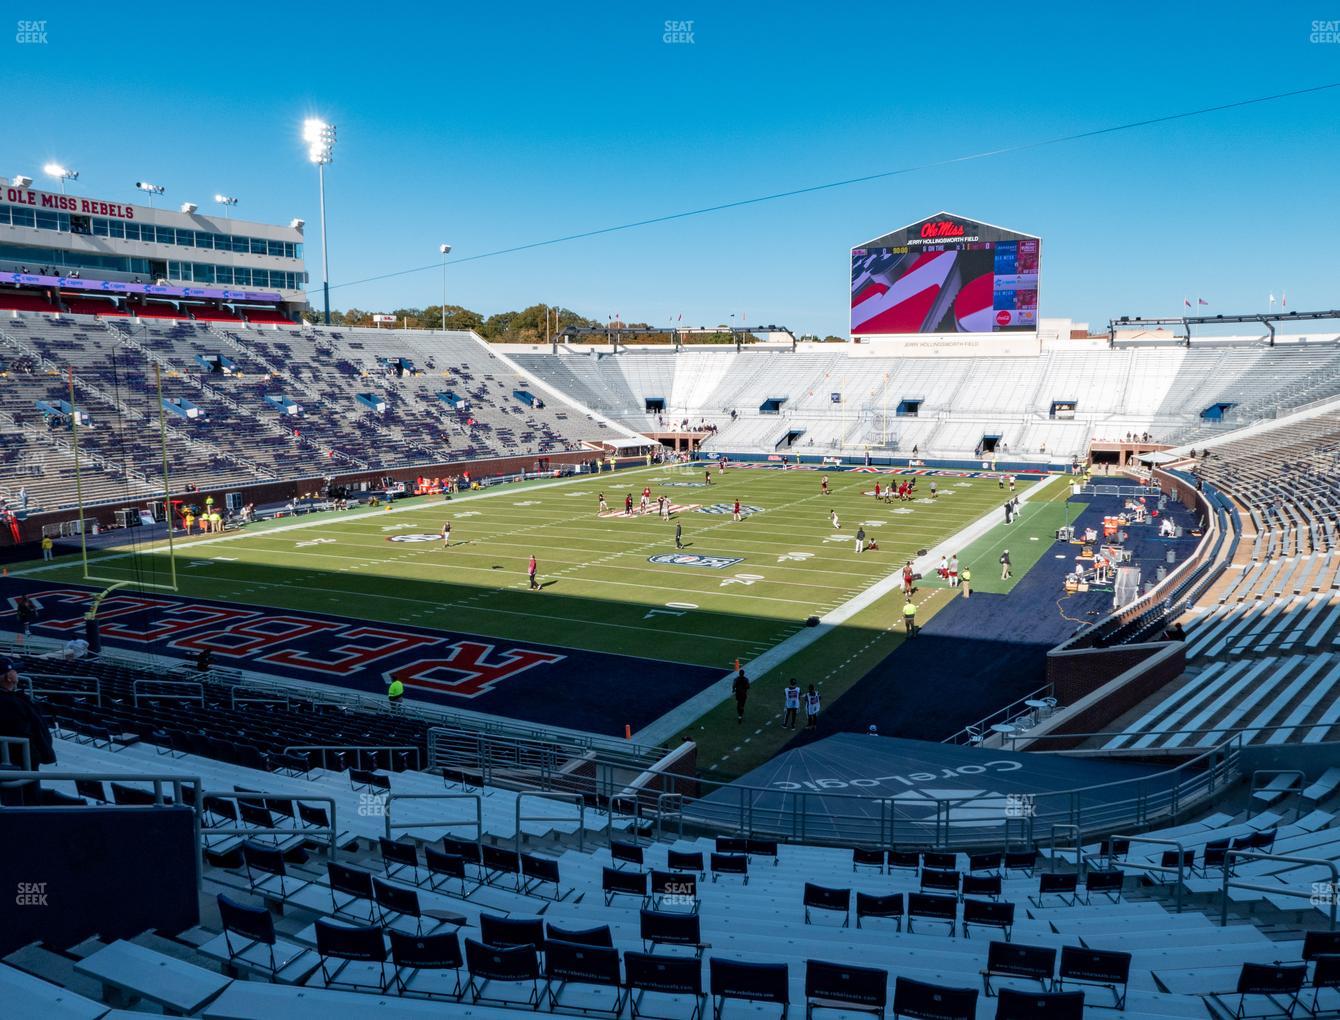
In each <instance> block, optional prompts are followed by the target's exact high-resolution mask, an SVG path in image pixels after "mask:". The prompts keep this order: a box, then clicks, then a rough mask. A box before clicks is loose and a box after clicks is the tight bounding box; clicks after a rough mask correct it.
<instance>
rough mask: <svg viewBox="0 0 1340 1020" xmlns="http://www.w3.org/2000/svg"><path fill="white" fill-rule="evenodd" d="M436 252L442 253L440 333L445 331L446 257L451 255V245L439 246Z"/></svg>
mask: <svg viewBox="0 0 1340 1020" xmlns="http://www.w3.org/2000/svg"><path fill="white" fill-rule="evenodd" d="M437 250H438V251H440V252H441V253H442V332H443V333H445V332H446V331H447V256H448V255H450V254H451V245H449V244H439V245H438V246H437Z"/></svg>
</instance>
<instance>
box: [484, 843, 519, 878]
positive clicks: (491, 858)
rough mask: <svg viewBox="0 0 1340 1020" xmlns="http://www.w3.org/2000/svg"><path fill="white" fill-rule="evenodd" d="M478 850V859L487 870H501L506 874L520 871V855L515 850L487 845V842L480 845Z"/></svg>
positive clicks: (514, 873)
mask: <svg viewBox="0 0 1340 1020" xmlns="http://www.w3.org/2000/svg"><path fill="white" fill-rule="evenodd" d="M479 850H480V860H481V861H482V862H483V865H484V867H486V868H488V870H489V871H501V872H503V873H504V874H508V875H516V874H519V873H520V871H521V855H520V854H518V853H517V852H516V851H515V850H504V849H503V848H502V847H500V846H489V845H488V844H485V845H484V846H482V847H480V848H479Z"/></svg>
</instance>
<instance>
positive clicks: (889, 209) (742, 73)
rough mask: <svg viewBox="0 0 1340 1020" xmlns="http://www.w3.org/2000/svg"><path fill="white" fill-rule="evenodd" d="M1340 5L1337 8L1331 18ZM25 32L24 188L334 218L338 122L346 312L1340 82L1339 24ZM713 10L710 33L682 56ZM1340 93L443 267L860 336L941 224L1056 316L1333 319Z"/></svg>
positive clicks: (946, 19) (803, 10)
mask: <svg viewBox="0 0 1340 1020" xmlns="http://www.w3.org/2000/svg"><path fill="white" fill-rule="evenodd" d="M1324 6H1325V5H1322V7H1324ZM11 12H12V14H13V16H14V17H17V16H18V15H20V14H21V15H22V16H23V17H24V18H32V19H45V20H46V22H47V23H46V26H45V30H46V32H47V41H46V44H45V45H18V44H17V43H16V41H15V40H14V38H13V37H12V36H8V37H6V38H4V39H3V40H0V46H3V59H0V83H3V84H4V86H5V88H4V89H3V93H4V95H5V97H6V99H5V105H4V112H3V114H0V117H3V121H4V133H3V143H0V150H2V151H0V163H2V164H3V166H2V167H0V173H2V174H4V175H5V176H10V175H12V174H16V173H29V174H32V175H33V176H39V173H38V171H39V170H40V167H41V166H42V164H43V163H44V162H46V161H47V160H49V159H57V160H60V161H62V162H64V163H65V164H67V165H69V166H73V167H75V168H77V169H79V170H80V171H81V173H82V177H81V179H80V180H79V181H78V183H77V184H76V185H75V186H74V190H77V191H78V192H80V193H82V194H87V195H93V196H97V197H102V198H109V199H120V200H123V201H125V200H134V199H135V193H134V191H133V189H132V187H131V184H132V182H133V181H135V180H138V179H150V180H153V181H155V182H157V183H160V184H164V185H165V186H166V187H167V189H168V191H167V195H166V198H168V199H171V200H172V202H173V203H174V204H176V203H180V202H182V201H185V200H191V201H196V202H198V203H200V204H201V206H202V207H204V206H205V205H206V203H207V202H208V201H209V199H210V198H211V197H212V196H213V194H214V193H215V192H216V191H223V192H226V193H229V194H232V195H236V196H238V197H239V199H240V200H241V204H240V205H239V206H238V208H237V210H236V214H237V215H238V216H239V217H245V218H250V219H259V220H266V221H275V222H286V221H287V220H289V219H291V218H292V217H294V216H298V217H302V218H303V219H305V220H306V221H307V222H308V224H309V228H308V240H309V244H308V269H309V271H310V272H311V276H312V281H313V284H314V286H315V285H318V281H319V279H320V260H319V250H318V245H317V236H318V235H317V231H316V226H315V225H316V223H317V219H318V217H317V188H316V173H315V169H314V168H312V167H311V166H310V165H308V164H307V163H306V161H305V154H304V151H303V148H302V146H301V144H300V143H299V141H298V137H297V136H298V126H299V123H300V121H301V120H302V118H303V117H304V116H306V115H309V114H320V115H323V116H325V117H326V118H328V119H329V120H331V121H332V122H334V123H336V124H337V125H338V129H339V142H338V145H337V147H336V151H335V163H334V164H333V166H331V167H330V168H329V173H328V182H327V183H328V201H329V225H330V251H331V281H332V284H333V285H334V287H335V290H334V291H333V293H332V303H333V304H334V305H335V306H336V307H346V306H349V305H357V306H359V307H362V308H368V309H373V310H376V309H382V308H387V309H389V308H392V307H395V306H401V305H420V306H421V305H428V304H436V303H437V302H438V300H439V299H440V294H441V274H440V272H437V271H429V272H424V273H419V274H414V275H409V276H403V277H399V278H395V279H391V280H386V281H382V282H376V283H367V284H357V285H352V286H349V285H346V286H341V284H348V283H350V282H351V281H357V280H362V279H364V278H367V277H371V276H376V275H379V274H382V273H387V272H393V271H396V270H401V269H406V268H410V267H414V266H421V265H431V264H434V263H435V262H437V260H438V259H439V256H438V254H437V246H438V244H439V243H440V242H441V241H443V240H446V241H450V242H451V243H452V244H453V245H454V246H455V252H454V253H453V257H454V256H456V255H459V256H467V255H473V254H478V253H480V252H485V251H491V250H494V249H499V248H505V247H509V246H512V245H518V244H524V243H527V242H531V241H537V240H543V239H546V238H549V237H554V236H559V235H563V234H568V233H574V232H578V231H582V230H588V229H593V228H597V227H601V226H607V225H614V224H620V223H625V222H628V221H631V220H638V219H643V218H646V217H650V216H656V215H661V214H666V213H673V212H676V211H679V210H684V209H692V208H696V207H700V206H705V205H711V204H715V203H719V202H725V201H731V200H734V199H741V198H748V197H751V196H754V195H760V194H766V193H770V192H775V191H783V190H786V189H789V188H796V187H803V186H806V185H810V184H817V183H822V182H826V181H830V180H836V179H840V178H845V177H852V176H859V175H861V174H865V173H872V172H878V171H881V170H888V169H894V168H898V167H903V166H908V165H913V164H918V163H923V162H927V161H929V160H933V159H938V158H943V157H948V156H956V155H962V154H968V153H973V152H978V151H982V150H989V149H996V148H1000V147H1006V146H1011V145H1015V144H1018V143H1022V142H1028V141H1033V140H1038V139H1044V138H1049V137H1053V136H1057V135H1064V134H1067V133H1069V132H1075V131H1082V130H1086V129H1090V128H1097V127H1102V126H1105V125H1109V124H1118V123H1122V122H1126V121H1131V120H1138V119H1141V118H1144V117H1152V116H1158V115H1162V114H1167V113H1173V112H1177V111H1180V110H1186V109H1193V108H1197V107H1202V106H1209V105H1214V104H1218V103H1223V102H1229V101H1233V100H1237V99H1244V98H1248V97H1252V96H1256V95H1264V94H1269V93H1274V92H1280V91H1285V90H1289V89H1294V88H1299V87H1306V86H1311V85H1317V84H1321V83H1324V82H1328V81H1333V80H1340V44H1329V45H1328V44H1314V43H1310V42H1309V39H1308V36H1309V33H1310V31H1311V27H1312V26H1311V22H1312V20H1313V19H1316V18H1326V17H1338V18H1340V6H1337V7H1334V8H1333V9H1331V10H1330V12H1329V13H1328V11H1327V10H1324V9H1322V8H1320V7H1318V6H1317V5H1316V4H1294V3H1291V2H1288V0H1286V2H1285V3H1283V4H1275V5H1267V6H1265V7H1263V6H1261V5H1260V4H1245V3H1237V2H1230V3H1225V4H1220V5H1214V6H1213V7H1210V6H1205V5H1200V4H1162V5H1148V6H1145V5H1141V6H1140V7H1139V8H1131V9H1126V10H1122V11H1115V10H1113V9H1111V8H1101V7H1085V6H1076V5H1071V4H1048V3H1043V4H1034V5H1019V4H1011V5H1001V4H998V3H973V2H968V3H962V4H956V5H944V4H925V5H916V6H914V5H911V4H906V3H870V4H868V5H864V6H859V7H858V6H857V5H854V4H843V5H824V6H823V7H820V6H819V5H802V4H793V3H785V2H783V3H775V2H774V3H726V2H721V0H717V2H714V3H704V2H702V0H664V2H661V0H658V2H655V3H649V2H646V0H635V2H631V3H629V2H619V3H612V4H607V5H606V4H590V5H585V4H555V3H552V2H548V3H542V4H540V3H530V2H517V3H512V4H506V5H500V4H487V3H470V4H460V3H448V4H444V5H434V6H431V7H429V6H426V5H425V6H424V7H422V8H421V9H417V10H416V9H413V8H412V7H411V6H410V5H400V4H384V5H380V6H376V5H373V6H368V5H365V4H359V5H354V4H347V3H341V2H331V3H325V4H322V5H319V6H317V5H298V4H285V3H273V2H272V3H268V4H264V5H260V4H248V3H238V4H232V5H227V6H225V7H220V6H218V5H177V4H168V5H161V6H158V7H155V8H153V9H152V10H150V9H131V8H126V7H124V6H121V7H117V6H114V5H102V4H98V5H95V4H92V3H70V2H65V3H61V4H54V3H45V2H31V3H27V4H24V5H23V10H21V11H20V10H17V9H16V8H14V7H13V6H11ZM667 20H677V21H678V20H684V21H689V20H691V21H692V22H693V26H692V33H693V41H692V43H683V44H667V43H666V42H664V41H663V34H664V32H665V24H664V23H665V22H666V21H667ZM1337 123H1340V90H1335V91H1330V92H1325V93H1321V94H1316V95H1312V96H1307V97H1303V98H1298V99H1289V100H1284V101H1282V102H1278V103H1272V104H1267V105H1263V106H1257V107H1252V108H1248V109H1243V110H1236V111H1230V112H1227V113H1220V114H1212V115H1209V116H1206V117H1203V118H1200V119H1196V120H1191V121H1182V122H1178V123H1174V124H1170V125H1163V126H1157V127H1153V128H1148V129H1141V130H1136V131H1131V132H1126V133H1122V134H1116V135H1109V136H1105V137H1102V138H1098V139H1092V140H1086V141H1082V142H1078V143H1074V144H1068V145H1064V146H1056V147H1051V148H1044V149H1040V150H1037V151H1032V152H1024V153H1017V154H1012V155H1006V156H1002V157H999V158H994V159H990V160H981V161H974V162H968V163H963V164H960V165H957V166H953V167H950V168H947V169H937V170H930V171H925V172H921V173H916V174H912V175H908V176H901V177H893V178H888V179H884V180H880V181H875V182H872V183H867V184H861V185H856V186H852V187H848V188H843V189H839V190H836V191H826V192H819V193H817V194H812V195H807V196H802V197H799V198H793V199H784V200H781V201H776V202H770V203H765V204H761V205H755V206H751V207H747V208H744V209H738V210H732V211H727V212H723V213H717V214H712V215H708V216H703V217H698V218H693V219H688V220H682V221H678V222H672V223H668V224H660V225H655V226H650V227H645V228H639V229H636V230H631V231H628V232H625V233H619V234H613V235H608V236H604V237H598V238H593V239H588V240H581V241H576V242H572V243H568V244H563V245H557V246H553V247H547V248H540V249H537V250H534V251H529V252H525V253H521V254H515V255H506V256H501V257H497V258H489V259H483V260H480V261H476V262H470V263H465V264H462V265H460V266H458V267H453V268H452V269H451V271H450V275H449V286H450V298H449V299H450V300H451V301H452V302H453V303H457V302H459V303H462V304H465V305H467V306H469V307H473V308H476V309H478V310H480V311H483V312H485V313H486V314H487V313H491V312H495V311H499V310H503V309H506V308H511V307H521V306H524V305H526V304H530V303H533V302H537V301H544V302H563V303H565V304H567V305H569V306H571V307H573V308H575V309H577V310H578V311H581V312H583V313H585V314H588V315H591V316H593V317H597V318H603V317H605V316H606V315H610V314H614V313H620V314H622V315H623V316H624V317H625V318H628V319H647V320H649V321H652V322H657V323H659V322H666V321H669V320H670V319H672V318H673V317H674V316H675V315H677V314H680V313H682V314H683V315H684V319H685V321H686V322H692V323H714V322H720V321H725V320H726V318H727V317H728V316H729V315H730V314H731V313H732V312H736V313H738V314H740V315H744V316H747V317H748V321H749V322H751V323H754V322H769V321H775V322H779V323H785V324H788V325H791V326H792V327H794V328H797V329H799V330H805V331H818V332H820V333H837V334H841V333H843V332H844V331H845V329H846V326H847V308H848V298H847V285H848V266H847V258H848V254H847V249H848V248H850V247H851V246H852V245H853V244H856V243H859V242H861V241H864V240H867V239H869V238H871V237H874V236H876V235H878V234H880V233H882V232H884V231H885V230H887V229H890V228H892V227H895V226H898V225H900V224H903V223H906V222H908V221H911V220H914V219H917V218H919V217H921V216H923V215H925V214H928V213H931V212H934V211H936V210H938V209H941V208H948V209H951V210H953V211H957V212H960V213H962V214H965V215H968V216H972V217H974V218H977V219H982V220H986V221H989V222H993V223H998V224H1002V225H1005V226H1009V227H1014V228H1017V229H1021V230H1025V231H1027V232H1030V233H1036V234H1040V235H1041V236H1042V238H1043V263H1042V273H1043V283H1042V305H1043V307H1042V313H1043V314H1044V315H1068V316H1073V317H1074V318H1076V319H1079V320H1089V321H1091V322H1092V323H1093V324H1094V325H1095V326H1097V325H1100V324H1104V323H1105V322H1106V320H1107V318H1108V317H1109V316H1112V315H1121V314H1140V313H1144V314H1160V313H1165V314H1166V313H1173V312H1176V311H1178V310H1179V309H1180V305H1181V299H1182V296H1183V295H1187V296H1189V297H1190V298H1191V300H1192V301H1193V302H1194V301H1195V300H1196V298H1197V297H1198V296H1199V297H1203V298H1204V299H1205V300H1207V301H1209V302H1210V303H1211V310H1212V311H1230V310H1232V311H1239V310H1251V311H1254V310H1259V309H1264V306H1265V299H1266V295H1267V293H1268V292H1270V291H1272V290H1273V291H1274V292H1275V293H1276V294H1277V295H1278V293H1279V291H1280V290H1281V289H1287V290H1288V294H1289V305H1290V307H1296V308H1315V307H1323V306H1324V307H1334V306H1335V305H1336V302H1337V299H1340V295H1337V293H1336V291H1337V287H1336V284H1337V245H1336V244H1335V243H1334V238H1335V237H1336V236H1337V234H1338V233H1340V202H1337V201H1336V167H1337V166H1340V137H1338V136H1337V132H1336V130H1335V128H1336V124H1337Z"/></svg>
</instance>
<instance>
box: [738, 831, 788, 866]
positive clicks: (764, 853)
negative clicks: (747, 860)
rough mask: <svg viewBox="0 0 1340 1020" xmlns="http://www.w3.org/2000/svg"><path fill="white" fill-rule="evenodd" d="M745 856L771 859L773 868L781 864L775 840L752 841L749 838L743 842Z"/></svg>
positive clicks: (752, 839) (751, 838)
mask: <svg viewBox="0 0 1340 1020" xmlns="http://www.w3.org/2000/svg"><path fill="white" fill-rule="evenodd" d="M745 854H746V855H747V856H749V857H767V858H771V859H772V864H773V867H776V866H777V865H779V864H781V862H782V859H781V856H780V854H779V851H778V848H777V841H776V840H775V839H754V838H753V837H752V836H751V837H750V838H749V839H747V840H745Z"/></svg>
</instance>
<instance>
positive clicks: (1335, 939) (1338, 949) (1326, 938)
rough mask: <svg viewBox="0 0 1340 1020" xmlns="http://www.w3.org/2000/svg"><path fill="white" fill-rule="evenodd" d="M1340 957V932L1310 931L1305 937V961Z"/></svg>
mask: <svg viewBox="0 0 1340 1020" xmlns="http://www.w3.org/2000/svg"><path fill="white" fill-rule="evenodd" d="M1337 955H1340V931H1310V932H1308V933H1307V934H1305V935H1304V936H1303V959H1304V960H1313V959H1316V958H1317V957H1318V956H1337Z"/></svg>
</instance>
